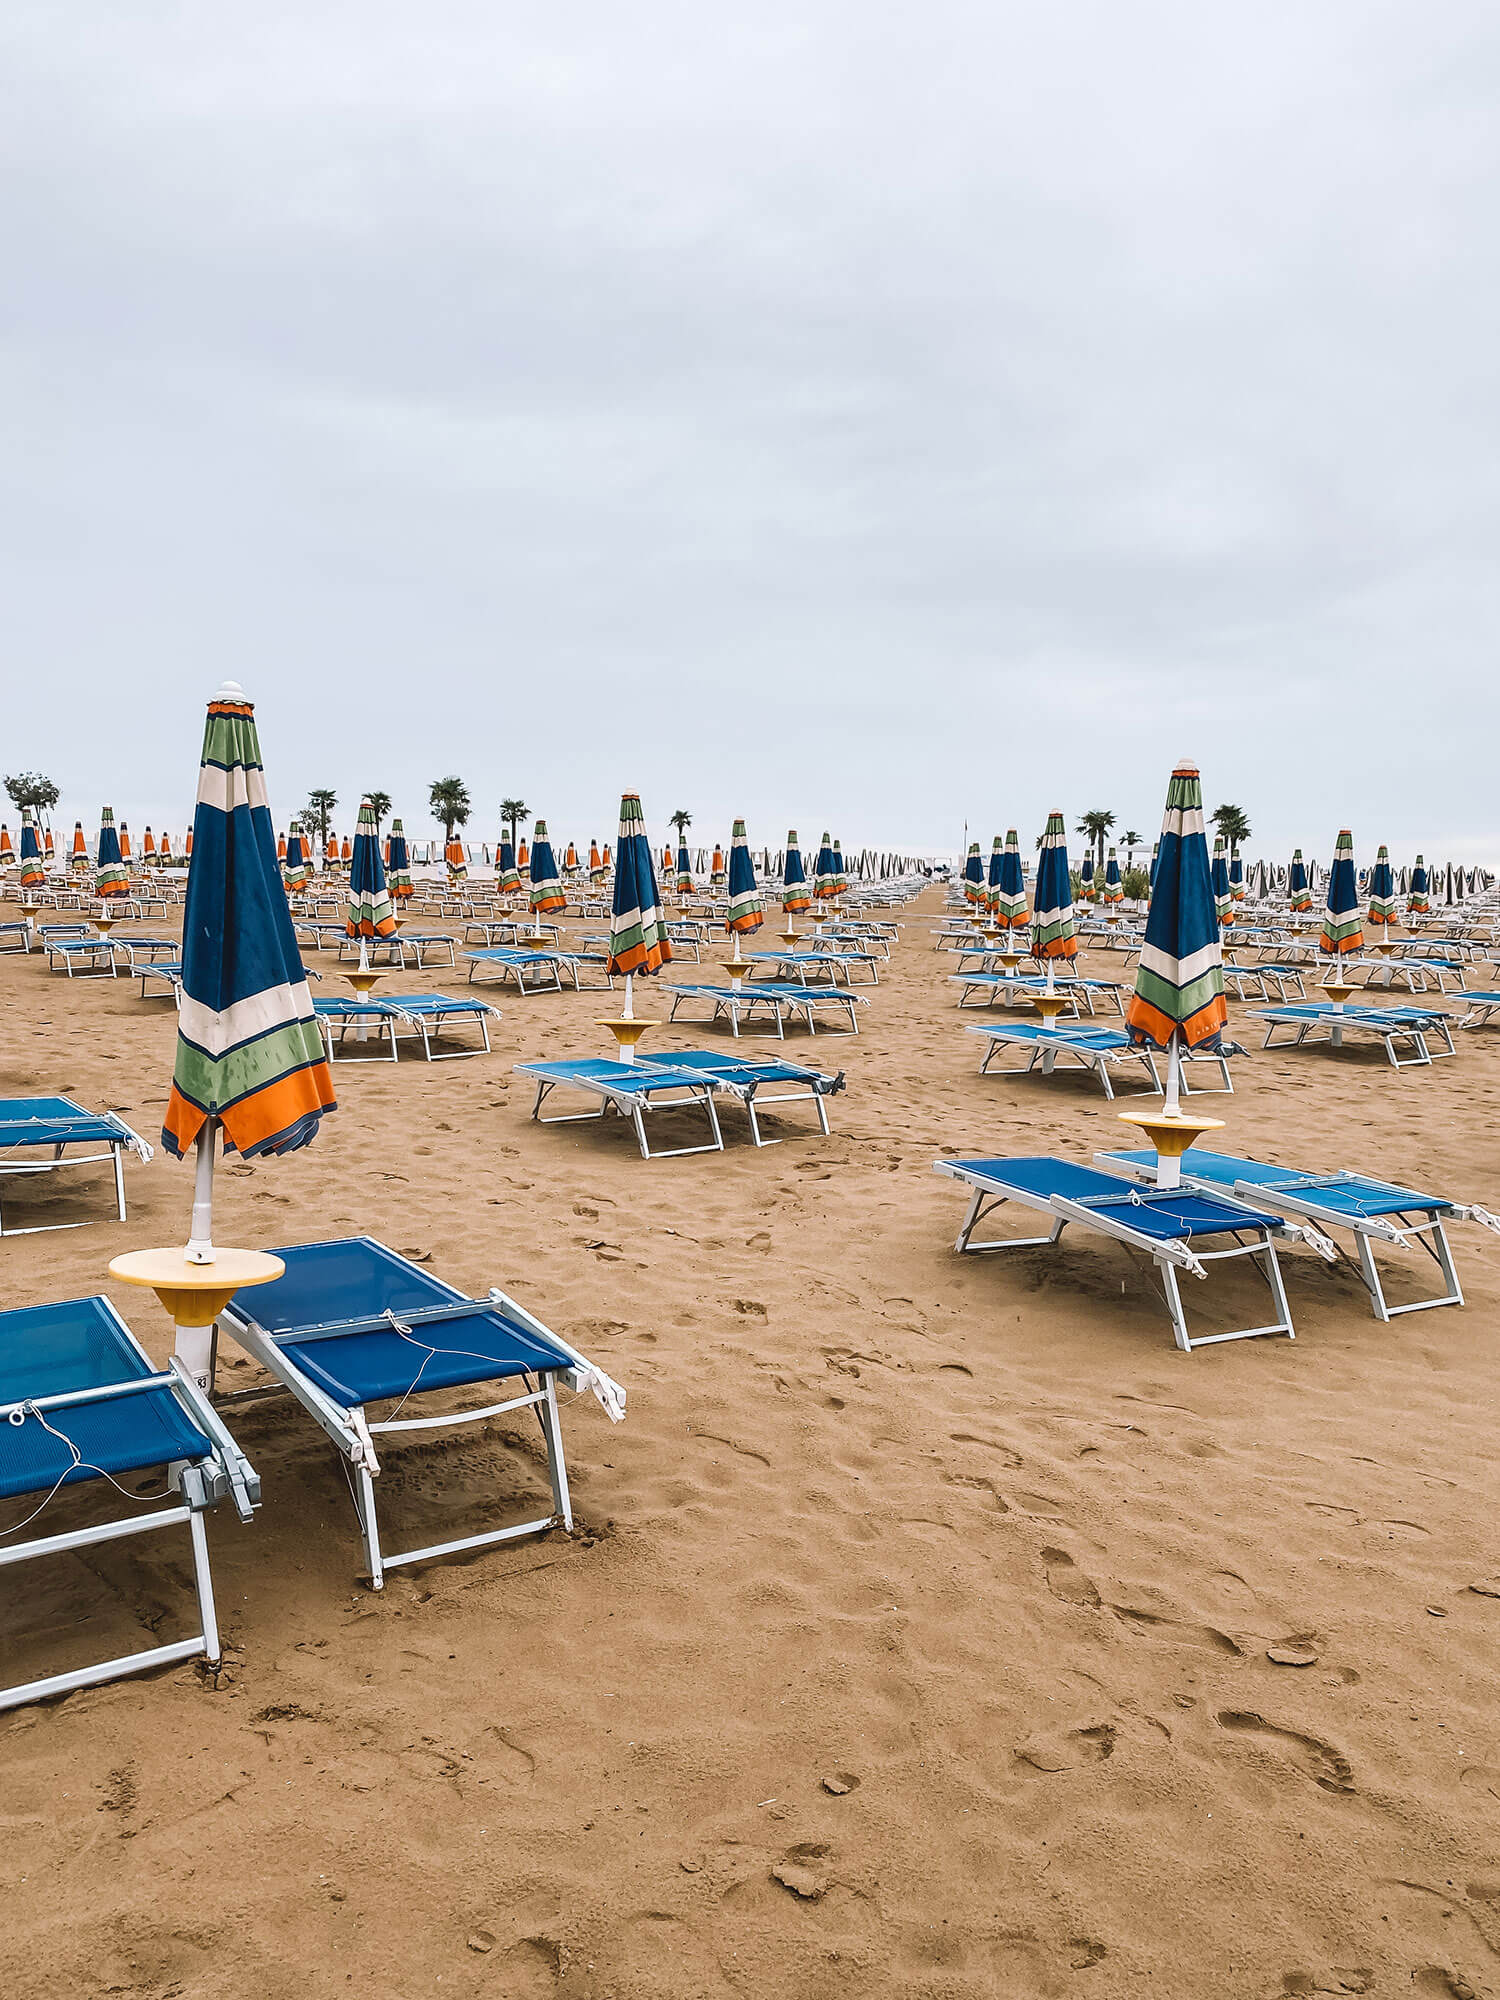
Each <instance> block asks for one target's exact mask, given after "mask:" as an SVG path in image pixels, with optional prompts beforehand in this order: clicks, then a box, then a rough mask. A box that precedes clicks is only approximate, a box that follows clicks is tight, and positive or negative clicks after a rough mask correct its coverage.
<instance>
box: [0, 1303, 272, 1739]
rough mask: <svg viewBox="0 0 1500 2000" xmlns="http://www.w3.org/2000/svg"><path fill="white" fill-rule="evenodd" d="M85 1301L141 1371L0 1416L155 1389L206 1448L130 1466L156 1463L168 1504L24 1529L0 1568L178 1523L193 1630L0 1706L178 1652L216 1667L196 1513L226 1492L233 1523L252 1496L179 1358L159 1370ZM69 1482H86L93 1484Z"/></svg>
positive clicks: (4, 1691)
mask: <svg viewBox="0 0 1500 2000" xmlns="http://www.w3.org/2000/svg"><path fill="white" fill-rule="evenodd" d="M95 1303H97V1304H98V1305H99V1306H100V1307H102V1308H103V1310H104V1312H105V1314H106V1315H107V1316H108V1318H109V1319H110V1320H111V1321H112V1322H113V1325H114V1327H115V1329H116V1330H117V1331H118V1332H119V1333H120V1334H121V1335H123V1337H124V1339H125V1341H126V1342H127V1343H128V1345H129V1346H130V1347H131V1348H132V1349H133V1350H134V1351H135V1353H136V1355H138V1356H139V1359H140V1363H141V1367H142V1370H143V1371H144V1372H143V1373H141V1374H140V1375H133V1376H128V1377H125V1378H124V1379H122V1380H120V1381H117V1382H109V1383H103V1384H100V1385H98V1386H96V1387H93V1388H89V1389H75V1390H65V1391H62V1392H60V1393H59V1394H57V1395H51V1396H48V1395H43V1396H31V1397H26V1398H24V1399H23V1400H21V1401H19V1402H7V1401H3V1400H0V1423H7V1422H10V1421H12V1420H13V1419H19V1420H24V1413H25V1412H28V1411H39V1412H41V1413H42V1414H43V1415H45V1416H46V1417H47V1418H48V1419H49V1420H52V1419H54V1418H55V1417H57V1416H60V1415H61V1414H62V1413H63V1412H65V1411H67V1410H69V1409H76V1408H77V1407H78V1406H79V1405H80V1404H81V1403H100V1402H117V1401H123V1400H124V1399H125V1398H126V1397H129V1396H134V1395H142V1394H150V1393H155V1392H158V1391H162V1390H165V1391H167V1392H168V1393H170V1394H171V1395H172V1396H173V1397H174V1398H175V1399H176V1401H177V1403H178V1404H179V1406H180V1407H181V1409H182V1410H183V1412H184V1413H185V1414H186V1415H187V1416H188V1417H189V1418H190V1420H191V1421H192V1422H193V1423H194V1424H196V1425H197V1427H198V1429H199V1430H200V1431H202V1432H203V1434H204V1436H205V1437H206V1438H207V1439H208V1441H209V1444H210V1446H211V1447H212V1449H211V1452H210V1455H209V1456H208V1457H207V1458H205V1459H202V1460H188V1459H175V1460H163V1461H159V1462H158V1465H157V1467H155V1468H152V1467H150V1466H140V1467H137V1468H136V1474H139V1473H141V1472H145V1471H150V1470H153V1469H155V1470H160V1468H161V1466H162V1465H165V1467H166V1472H167V1477H168V1479H169V1481H170V1482H171V1484H172V1485H174V1486H175V1487H176V1489H177V1494H178V1498H177V1500H176V1502H175V1503H174V1504H169V1505H167V1506H165V1507H156V1508H153V1509H152V1511H151V1512H150V1513H144V1514H126V1515H116V1516H114V1517H112V1518H111V1519H109V1520H106V1521H99V1522H95V1523H94V1524H93V1525H91V1526H89V1527H86V1528H69V1529H65V1530H64V1531H62V1532H61V1533H59V1534H55V1535H33V1536H32V1537H30V1538H29V1539H28V1540H27V1541H24V1542H12V1543H7V1542H0V1568H7V1567H9V1566H10V1565H12V1564H14V1563H24V1562H37V1561H44V1560H46V1559H47V1558H49V1557H54V1556H59V1555H66V1554H69V1553H71V1552H72V1551H74V1550H77V1549H87V1548H98V1547H99V1546H100V1545H101V1544H102V1543H105V1542H117V1541H124V1540H127V1539H129V1538H132V1537H134V1536H137V1535H150V1534H156V1533H159V1532H163V1531H165V1530H167V1529H171V1528H179V1527H186V1528H187V1530H188V1535H189V1538H190V1541H191V1546H192V1558H193V1590H194V1594H195V1596H196V1598H197V1604H198V1623H199V1628H200V1629H199V1630H198V1631H197V1632H195V1633H193V1634H191V1636H189V1637H188V1638H185V1639H173V1640H169V1641H167V1642H166V1643H165V1644H162V1645H156V1646H148V1647H145V1648H144V1649H143V1650H142V1651H140V1652H136V1653H122V1654H119V1655H116V1656H114V1657H112V1658H110V1659H106V1660H96V1661H92V1662H90V1663H89V1664H88V1665H86V1666H82V1667H70V1668H68V1669H67V1670H66V1671H64V1672H62V1673H57V1674H46V1675H43V1676H41V1677H40V1678H38V1679H35V1680H30V1681H20V1682H17V1683H16V1684H14V1685H13V1686H11V1687H6V1688H0V1711H4V1710H6V1709H12V1708H19V1707H21V1706H23V1705H24V1704H25V1703H27V1702H33V1701H46V1700H49V1699H50V1698H51V1697H53V1696H55V1695H63V1694H71V1693H73V1692H74V1691H75V1690H76V1689H78V1688H85V1687H98V1686H100V1685H102V1684H103V1683H104V1682H106V1681H115V1680H123V1679H125V1678H126V1677H127V1676H128V1675H131V1674H144V1673H149V1672H150V1671H151V1669H152V1668H153V1667H164V1666H170V1665H175V1664H176V1663H177V1662H179V1661H182V1660H193V1659H198V1658H199V1657H202V1658H204V1659H206V1660H207V1661H208V1663H209V1665H210V1666H217V1665H218V1662H219V1659H220V1657H221V1647H220V1643H219V1625H218V1616H217V1612H216V1610H215V1606H214V1586H213V1574H212V1571H211V1570H210V1567H209V1560H208V1537H207V1535H206V1533H205V1532H204V1526H203V1516H204V1513H205V1512H206V1510H207V1509H208V1508H209V1507H212V1506H214V1505H216V1504H217V1503H218V1501H219V1500H221V1499H223V1498H225V1497H226V1496H227V1497H229V1498H231V1499H232V1500H233V1502H234V1505H235V1508H236V1510H237V1512H238V1513H239V1517H240V1519H241V1520H242V1521H248V1520H249V1519H250V1517H251V1514H252V1513H253V1511H254V1509H255V1508H256V1507H257V1506H258V1505H259V1504H260V1481H259V1479H258V1477H257V1476H256V1474H255V1471H254V1469H253V1468H252V1467H251V1465H250V1463H249V1461H248V1460H247V1459H246V1458H245V1456H244V1454H243V1452H241V1450H240V1448H239V1446H238V1445H237V1444H236V1443H235V1441H234V1439H233V1438H232V1437H231V1436H230V1435H229V1432H228V1430H227V1429H226V1428H225V1426H224V1423H223V1420H222V1419H221V1418H220V1416H219V1414H218V1412H217V1411H216V1410H215V1409H214V1408H213V1406H212V1405H211V1404H210V1402H209V1401H208V1398H207V1397H206V1396H205V1395H204V1394H203V1392H202V1390H201V1389H200V1388H199V1387H198V1384H197V1383H196V1382H195V1381H194V1380H193V1378H192V1377H191V1375H189V1374H188V1373H187V1371H186V1369H185V1368H183V1366H182V1364H181V1363H180V1362H179V1361H178V1360H177V1359H176V1358H175V1356H174V1357H173V1359H172V1360H171V1361H170V1362H169V1363H168V1365H167V1367H166V1368H165V1369H161V1370H157V1369H155V1368H154V1367H153V1366H152V1363H151V1360H150V1358H149V1356H148V1355H147V1353H146V1351H145V1349H144V1348H143V1347H142V1346H141V1344H140V1342H139V1341H138V1340H137V1339H136V1337H135V1335H134V1334H133V1333H132V1332H131V1331H130V1329H129V1327H128V1326H126V1324H125V1322H124V1320H123V1319H121V1317H120V1315H119V1313H118V1312H117V1311H116V1310H115V1308H114V1306H113V1305H112V1304H111V1302H110V1301H109V1300H108V1299H106V1298H103V1297H100V1298H99V1299H98V1300H97V1301H96V1302H95ZM132 1476H135V1475H132ZM79 1483H80V1484H87V1485H90V1486H92V1485H93V1484H94V1483H95V1482H93V1481H86V1482H79ZM100 1483H102V1482H100Z"/></svg>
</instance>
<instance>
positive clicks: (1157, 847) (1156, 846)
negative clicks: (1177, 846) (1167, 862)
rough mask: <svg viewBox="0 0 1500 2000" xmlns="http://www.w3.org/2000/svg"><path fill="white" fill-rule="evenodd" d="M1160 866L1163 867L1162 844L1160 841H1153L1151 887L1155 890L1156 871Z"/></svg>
mask: <svg viewBox="0 0 1500 2000" xmlns="http://www.w3.org/2000/svg"><path fill="white" fill-rule="evenodd" d="M1160 866H1161V842H1160V841H1159V840H1153V841H1152V843H1151V887H1152V889H1153V890H1154V889H1155V887H1156V871H1157V869H1158V868H1159V867H1160Z"/></svg>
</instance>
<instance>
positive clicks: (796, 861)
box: [781, 826, 812, 917]
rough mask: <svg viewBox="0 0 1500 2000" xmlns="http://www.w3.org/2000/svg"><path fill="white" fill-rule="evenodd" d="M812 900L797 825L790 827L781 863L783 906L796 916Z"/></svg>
mask: <svg viewBox="0 0 1500 2000" xmlns="http://www.w3.org/2000/svg"><path fill="white" fill-rule="evenodd" d="M811 902H812V896H811V894H810V893H809V891H808V887H807V870H806V869H805V868H804V867H803V866H802V849H801V848H800V847H799V846H798V845H797V829H796V827H794V826H792V827H788V828H787V835H786V854H785V855H784V857H783V858H782V863H781V907H782V909H783V910H785V911H786V913H787V915H788V916H789V917H794V916H796V914H797V912H798V911H799V910H805V909H806V908H807V907H808V905H809V904H810V903H811Z"/></svg>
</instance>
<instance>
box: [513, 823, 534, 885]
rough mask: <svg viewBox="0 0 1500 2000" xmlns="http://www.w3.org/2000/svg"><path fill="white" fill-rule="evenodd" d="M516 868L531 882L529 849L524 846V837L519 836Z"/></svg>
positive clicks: (523, 835)
mask: <svg viewBox="0 0 1500 2000" xmlns="http://www.w3.org/2000/svg"><path fill="white" fill-rule="evenodd" d="M516 867H517V868H518V869H519V871H520V872H521V874H522V875H524V876H525V877H526V879H527V881H528V882H529V881H530V880H531V849H530V848H529V847H528V846H527V845H526V836H525V834H524V833H523V834H522V835H521V845H520V846H519V847H518V848H517V849H516Z"/></svg>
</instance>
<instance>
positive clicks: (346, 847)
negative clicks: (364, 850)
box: [339, 833, 354, 868]
mask: <svg viewBox="0 0 1500 2000" xmlns="http://www.w3.org/2000/svg"><path fill="white" fill-rule="evenodd" d="M353 861H354V844H353V842H352V841H351V840H350V838H349V836H348V834H347V833H346V834H345V835H344V837H343V839H342V840H341V841H340V842H339V866H340V868H348V867H350V866H351V865H352V864H353Z"/></svg>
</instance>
